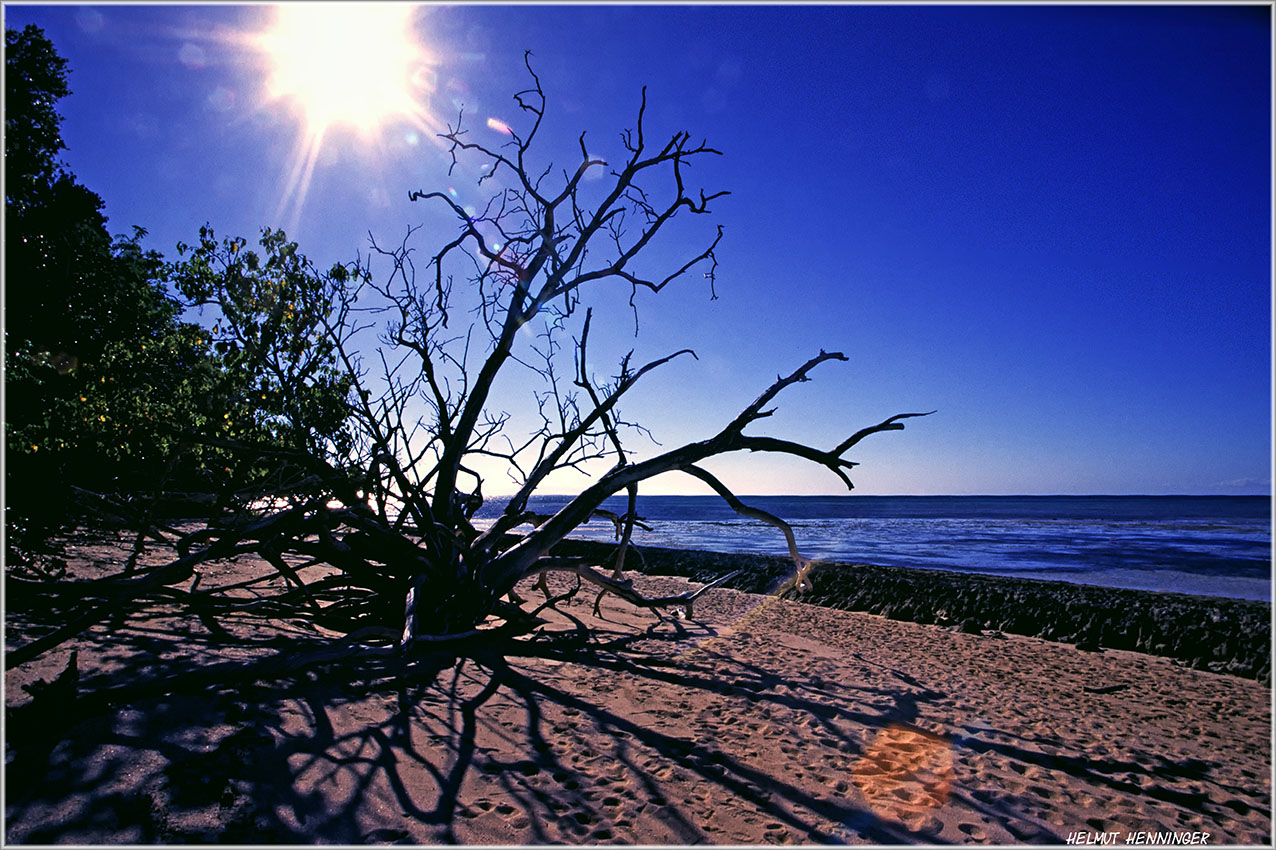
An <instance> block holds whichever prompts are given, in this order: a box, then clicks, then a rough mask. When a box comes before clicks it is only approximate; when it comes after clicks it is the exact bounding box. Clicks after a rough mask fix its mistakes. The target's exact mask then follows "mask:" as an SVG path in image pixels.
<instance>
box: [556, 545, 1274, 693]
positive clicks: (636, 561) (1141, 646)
mask: <svg viewBox="0 0 1276 850" xmlns="http://www.w3.org/2000/svg"><path fill="white" fill-rule="evenodd" d="M613 548H614V544H607V543H597V542H593V541H584V540H567V541H564V542H563V543H562V544H560V548H559V549H558V550H556V551H559V552H561V553H563V554H581V555H588V556H592V557H594V558H601V557H604V556H605V553H606V552H607V551H609V550H611V549H613ZM639 551H640V553H641V558H632V557H631V558H629V559H627V560H626V567H628V568H631V569H637V570H640V571H642V572H644V573H647V574H649V575H678V576H684V577H686V578H690V579H692V580H693V581H697V582H709V581H711V580H713V579H715V578H717V577H718V576H721V575H723V574H724V573H727V572H730V571H732V570H737V569H740V570H743V572H742V573H741V575H739V576H737V577H736V578H734V579H732V580H730V581H728V582H726V583H725V584H724V585H722V586H723V587H726V588H731V589H735V590H742V591H747V592H750V593H771V594H775V595H778V596H780V597H781V598H784V599H791V600H794V601H798V602H807V603H811V604H815V605H820V606H823V607H826V608H836V609H840V610H845V611H856V612H863V613H868V614H875V615H880V616H884V617H888V618H891V619H895V620H904V621H909V622H916V623H922V624H932V625H939V626H944V627H948V628H952V629H960V630H962V631H966V632H970V633H985V632H990V633H996V632H1004V633H1010V634H1020V635H1026V636H1028V637H1037V638H1042V639H1044V640H1050V641H1055V642H1060V643H1072V644H1076V645H1077V646H1078V647H1080V648H1082V649H1087V650H1090V651H1102V650H1106V649H1115V650H1128V651H1135V652H1142V653H1147V654H1151V655H1161V656H1166V657H1169V658H1173V659H1175V660H1177V661H1179V662H1181V663H1183V664H1184V665H1186V666H1188V667H1193V668H1196V669H1202V670H1209V671H1212V672H1216V673H1226V674H1229V675H1235V676H1241V677H1244V678H1249V679H1258V680H1260V681H1263V682H1269V681H1270V680H1271V603H1270V602H1264V601H1255V600H1246V599H1233V598H1230V597H1216V596H1196V595H1190V594H1185V593H1176V592H1161V591H1152V590H1129V589H1124V588H1109V587H1102V586H1098V585H1087V584H1073V583H1071V582H1065V581H1051V580H1045V579H1029V578H1016V577H1010V576H990V575H983V574H978V573H960V572H955V571H949V570H940V569H921V568H915V567H893V566H892V567H884V566H875V565H870V564H847V563H838V562H821V564H820V565H819V566H818V567H817V568H816V569H814V570H812V572H811V575H810V578H811V581H812V584H813V588H812V590H810V591H808V592H806V593H798V592H797V591H796V590H794V589H792V588H791V587H787V588H786V587H785V580H786V579H787V578H788V577H789V576H791V575H792V573H793V563H792V561H790V560H789V559H787V558H784V557H779V556H774V555H756V554H734V553H733V554H728V553H721V552H704V551H699V550H692V549H669V548H662V547H652V546H642V547H639Z"/></svg>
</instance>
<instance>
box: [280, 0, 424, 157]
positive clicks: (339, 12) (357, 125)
mask: <svg viewBox="0 0 1276 850" xmlns="http://www.w3.org/2000/svg"><path fill="white" fill-rule="evenodd" d="M415 9H416V7H415V6H413V5H411V4H406V3H340V2H324V3H282V4H279V5H278V6H276V7H275V10H276V17H275V20H274V23H273V26H272V27H271V28H270V29H268V30H267V31H266V32H264V33H262V34H261V36H260V42H259V46H260V48H261V50H262V51H263V53H264V54H265V55H266V58H267V62H268V66H269V71H268V77H267V80H266V94H267V97H269V98H270V99H272V100H276V99H278V100H286V101H290V102H291V103H293V104H294V105H295V106H296V108H298V109H299V110H300V112H301V114H302V117H303V118H304V120H305V122H306V125H307V131H308V134H309V135H311V136H312V137H319V138H321V137H322V136H323V135H324V134H325V132H326V131H327V130H328V129H329V128H331V127H337V126H344V127H346V128H348V129H352V130H355V131H357V132H358V133H360V134H362V135H365V136H366V135H372V134H375V133H377V132H378V131H379V130H381V129H382V128H383V127H384V126H385V125H386V124H388V123H390V122H391V121H394V120H396V119H400V118H409V119H410V118H412V117H414V116H415V115H417V114H418V113H419V110H420V108H421V107H420V97H421V95H422V92H421V90H420V89H421V79H420V72H421V69H422V67H423V66H424V62H425V56H424V52H423V50H422V48H421V46H420V44H419V42H418V41H417V38H416V35H415V33H414V31H413V17H414V14H413V13H414V11H415Z"/></svg>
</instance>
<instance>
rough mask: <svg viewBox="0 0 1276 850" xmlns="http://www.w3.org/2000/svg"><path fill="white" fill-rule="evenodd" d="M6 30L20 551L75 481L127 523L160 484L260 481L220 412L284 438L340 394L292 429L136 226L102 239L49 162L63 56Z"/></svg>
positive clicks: (13, 502) (75, 188)
mask: <svg viewBox="0 0 1276 850" xmlns="http://www.w3.org/2000/svg"><path fill="white" fill-rule="evenodd" d="M5 41H6V54H5V70H6V76H5V79H6V101H5V213H6V219H5V282H6V293H5V294H6V310H5V354H6V362H5V391H6V408H5V433H6V443H5V475H6V483H7V499H6V509H5V523H6V530H7V532H8V534H7V537H6V540H7V544H8V545H7V548H8V552H9V555H10V560H11V561H17V562H29V561H31V560H32V558H31V556H32V555H33V554H35V552H36V550H37V549H39V547H40V544H41V543H42V541H43V540H44V539H45V538H46V537H47V536H48V535H50V534H51V533H52V532H53V531H55V530H56V529H57V528H58V527H59V526H60V525H61V524H63V523H64V522H65V521H67V519H68V518H69V517H71V516H73V514H74V510H75V505H74V504H73V502H74V499H73V497H74V496H75V495H76V494H77V493H82V492H83V491H89V492H92V493H96V494H101V495H111V496H114V497H117V498H115V499H114V500H113V501H114V504H113V505H112V506H111V508H110V509H111V510H112V511H113V512H114V513H115V514H116V515H119V516H122V517H123V518H125V519H132V520H133V521H135V522H136V521H138V517H139V516H140V517H142V518H145V517H147V516H149V514H150V513H152V512H153V510H152V509H153V508H154V507H155V505H153V504H152V502H153V501H154V498H153V497H154V496H156V495H157V488H161V489H168V490H170V491H171V490H187V491H191V490H194V491H201V492H208V493H214V494H216V493H217V492H218V491H221V492H222V493H223V498H228V496H226V495H225V494H233V493H234V492H236V491H238V490H240V489H243V487H245V486H252V487H254V488H256V489H260V488H261V486H262V480H263V479H264V478H267V477H269V476H270V475H271V474H272V473H273V471H274V470H272V469H271V468H270V466H269V464H262V463H256V464H245V463H244V462H243V460H242V459H241V457H240V456H239V455H236V454H234V453H232V452H230V451H229V450H227V449H226V448H224V447H220V446H217V445H216V444H215V439H213V438H216V437H218V436H224V435H225V433H226V429H227V428H228V427H229V426H230V423H232V422H234V423H236V430H237V433H240V434H246V433H247V432H248V430H249V429H251V428H252V427H256V428H257V433H256V434H255V435H254V436H255V439H257V440H258V441H264V442H269V441H272V440H273V441H275V442H276V443H280V442H282V443H285V444H286V443H289V441H290V440H291V441H292V442H296V439H297V436H296V435H297V433H298V432H299V431H300V430H305V431H306V433H307V435H310V434H312V433H318V434H325V433H328V432H329V431H332V430H334V429H338V430H339V429H340V427H341V425H340V423H339V422H334V420H333V416H332V413H331V408H332V406H333V405H334V404H337V403H339V402H340V399H341V398H342V397H343V393H342V392H340V391H338V393H337V395H336V396H335V399H336V401H335V402H334V401H333V400H326V401H325V400H324V399H323V398H321V397H320V394H319V392H318V391H317V390H314V389H312V390H311V397H310V398H309V399H308V403H309V404H310V406H311V408H312V409H311V410H310V411H308V412H309V413H312V414H313V415H311V416H309V418H307V419H306V420H305V421H304V424H302V420H301V419H298V420H296V422H297V424H295V425H293V426H290V427H291V431H290V433H289V434H281V433H279V429H277V428H275V427H272V426H271V425H270V424H269V423H267V422H266V421H265V420H264V419H263V418H262V417H261V410H262V409H263V405H262V404H261V403H260V402H261V400H260V398H259V397H258V396H259V395H260V393H259V392H258V390H259V389H260V386H259V385H260V380H259V377H260V376H258V375H257V374H255V373H254V372H253V371H252V369H250V368H246V366H245V364H244V363H242V362H240V361H239V360H237V359H236V358H235V357H233V356H226V355H224V354H223V353H222V352H219V351H217V350H215V349H214V348H213V347H212V341H213V340H212V334H211V333H210V332H209V331H207V330H205V329H203V328H201V327H199V326H198V325H195V324H192V323H189V322H184V321H181V315H182V311H183V310H184V309H185V307H186V304H185V303H184V302H183V301H180V300H179V299H178V298H177V297H176V296H177V293H176V292H175V291H171V290H170V288H169V286H168V275H169V272H170V270H171V268H170V266H169V264H168V263H166V261H165V260H164V258H163V257H162V256H161V255H160V254H158V253H156V252H154V251H148V250H145V249H144V248H143V247H142V238H143V236H144V235H145V231H144V230H143V229H141V228H134V232H133V233H132V234H131V235H129V236H127V237H118V238H115V239H112V237H111V236H110V234H109V233H108V232H107V227H106V224H107V221H106V217H105V216H104V215H103V213H102V210H103V206H104V204H103V201H102V199H101V198H100V197H99V196H98V195H97V194H95V193H94V192H92V191H91V190H89V189H88V188H86V187H85V186H83V185H81V184H80V183H79V182H78V181H77V180H76V178H75V176H74V175H73V174H71V173H70V172H69V171H68V170H67V169H66V167H65V166H64V165H63V164H62V163H61V162H60V160H59V153H60V152H61V151H62V150H64V149H65V144H64V143H63V140H62V136H61V131H60V123H61V116H60V115H59V113H58V112H57V109H56V104H57V102H58V101H59V100H60V99H62V98H64V97H66V96H67V95H68V94H70V88H69V86H68V83H67V75H68V70H67V67H66V62H65V60H63V59H62V58H61V57H60V56H58V54H57V51H56V50H55V49H54V46H53V45H52V43H51V42H50V41H49V40H48V39H47V38H46V37H45V35H44V33H43V32H42V31H41V30H40V29H39V28H38V27H35V26H28V27H26V28H25V29H23V30H22V31H21V32H18V31H15V30H12V29H10V30H6V33H5ZM271 238H272V239H275V240H277V241H279V242H280V243H281V244H286V240H285V239H284V238H283V235H282V234H275V235H273V236H272V237H271ZM325 404H326V405H327V408H324V405H325ZM325 416H326V417H327V419H326V420H325V419H324V417H325ZM338 418H339V417H338ZM120 498H124V499H128V500H130V501H132V502H134V505H133V507H132V509H130V508H129V507H128V506H126V505H121V504H120ZM170 500H171V497H170ZM90 505H96V506H97V507H98V508H102V507H104V503H103V502H102V501H101V500H100V499H99V500H94V501H91V502H90Z"/></svg>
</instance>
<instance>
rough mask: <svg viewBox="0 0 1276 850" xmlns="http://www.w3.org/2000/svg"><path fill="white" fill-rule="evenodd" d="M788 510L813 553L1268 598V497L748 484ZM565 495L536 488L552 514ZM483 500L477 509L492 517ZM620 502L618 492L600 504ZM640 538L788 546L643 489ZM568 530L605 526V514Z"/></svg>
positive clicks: (774, 536) (761, 527)
mask: <svg viewBox="0 0 1276 850" xmlns="http://www.w3.org/2000/svg"><path fill="white" fill-rule="evenodd" d="M743 501H744V502H745V503H746V504H748V505H750V506H752V507H757V508H761V509H762V510H765V511H769V512H770V513H772V514H775V515H776V516H779V517H781V518H783V519H785V520H787V521H788V522H789V523H790V524H791V525H792V526H793V530H794V533H795V534H796V536H797V541H798V548H799V550H800V551H801V553H802V554H803V555H804V556H806V557H808V558H821V559H828V560H836V561H845V562H852V563H869V564H879V565H883V566H907V567H922V568H927V569H942V570H954V571H957V572H969V573H984V574H994V575H1004V576H1020V577H1027V578H1038V579H1050V580H1058V581H1068V582H1074V583H1079V584H1095V585H1102V586H1106V587H1126V588H1135V589H1142V590H1156V591H1171V592H1178V593H1193V594H1200V595H1208V596H1228V597H1236V598H1240V599H1258V600H1270V598H1271V577H1272V548H1271V547H1272V517H1271V500H1270V499H1269V498H1268V497H1266V496H856V495H848V496H754V497H751V498H749V497H746V498H743ZM564 504H566V498H565V497H560V496H537V497H533V499H532V503H531V504H530V505H529V507H530V508H531V510H534V511H537V512H541V513H553V512H554V511H555V510H557V509H558V508H559V507H561V506H562V505H564ZM503 506H504V503H503V501H502V500H500V499H492V500H490V501H489V503H488V504H486V505H484V507H483V508H482V510H481V511H480V512H479V514H478V516H477V517H476V519H478V520H480V522H481V521H483V520H484V519H486V520H488V521H490V520H491V519H494V518H495V517H496V516H497V515H498V514H499V512H500V510H501V508H502V507H503ZM604 507H606V508H607V509H609V510H613V511H616V512H617V513H622V512H623V511H624V509H625V499H624V497H617V498H613V499H611V500H608V502H607V503H606V504H605V505H604ZM638 513H639V516H641V517H643V519H644V522H646V524H647V525H649V526H651V529H652V530H651V531H643V530H640V529H636V530H635V531H634V542H635V543H637V544H638V545H639V546H642V545H648V546H662V547H670V548H685V549H701V550H706V551H714V552H755V553H762V554H773V555H785V554H787V552H788V549H787V547H786V545H785V542H784V536H783V535H782V534H781V533H780V531H779V530H778V529H775V528H773V527H771V526H769V525H766V524H765V523H761V522H757V521H755V520H750V519H745V518H744V517H741V516H739V515H738V514H736V513H735V512H734V511H732V510H731V509H730V508H729V507H728V506H727V505H726V504H725V503H724V502H723V501H722V500H721V499H719V498H717V497H716V496H640V497H639V499H638ZM573 536H576V537H582V538H586V539H592V540H611V539H614V528H613V525H612V523H611V522H610V521H605V520H603V521H593V522H589V523H586V524H585V525H583V526H581V528H580V529H579V530H578V531H577V532H576V534H575V535H573Z"/></svg>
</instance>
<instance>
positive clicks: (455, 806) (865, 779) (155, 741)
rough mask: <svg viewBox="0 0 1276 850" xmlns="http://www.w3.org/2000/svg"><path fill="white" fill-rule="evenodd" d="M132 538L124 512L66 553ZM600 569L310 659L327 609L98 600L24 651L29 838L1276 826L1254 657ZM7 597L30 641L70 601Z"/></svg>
mask: <svg viewBox="0 0 1276 850" xmlns="http://www.w3.org/2000/svg"><path fill="white" fill-rule="evenodd" d="M161 554H162V553H156V554H155V555H154V557H160V555H161ZM126 556H127V541H123V542H116V541H114V539H113V538H111V537H110V536H109V535H108V536H107V537H106V538H104V539H99V540H97V541H87V540H86V541H82V542H81V545H78V546H76V547H74V548H73V549H72V550H70V552H69V556H68V568H69V570H70V572H71V573H72V574H73V575H77V576H83V577H90V576H92V575H94V574H95V573H96V574H101V573H103V572H109V571H110V569H111V568H113V567H112V564H115V565H118V564H119V563H121V562H122V559H123V558H124V557H126ZM269 569H270V568H269V567H268V566H266V565H264V564H261V563H260V562H252V561H248V562H243V563H239V564H227V563H210V564H206V565H204V566H203V567H201V580H202V582H204V583H205V584H208V583H228V582H231V581H235V580H240V579H242V578H245V577H248V576H250V575H253V574H261V573H263V572H268V571H269ZM637 581H638V584H639V586H640V587H641V588H643V589H645V590H646V591H650V592H667V591H678V590H681V589H684V588H686V587H687V586H689V585H688V582H687V580H685V579H682V578H678V577H672V576H646V577H639V578H638V579H637ZM552 586H553V587H556V588H557V589H559V590H561V589H564V588H565V587H567V583H566V579H556V580H555V583H554V584H553V585H552ZM245 592H247V591H245ZM520 592H522V593H523V595H524V596H525V597H526V598H528V599H529V600H533V601H536V602H539V600H540V599H541V596H540V593H539V591H535V590H532V589H530V587H529V588H520ZM594 597H595V593H594V592H592V591H590V590H588V589H586V590H583V591H582V592H581V593H580V594H579V595H578V596H577V597H576V599H575V600H573V601H572V602H571V603H570V604H564V605H561V606H560V609H561V610H560V612H558V613H556V612H553V611H550V612H546V613H545V614H544V615H543V616H545V617H546V619H547V620H549V623H548V624H547V625H546V626H545V627H544V628H543V629H542V631H541V633H540V634H538V635H537V636H535V637H531V638H524V639H521V640H519V641H517V642H514V643H501V644H497V643H491V644H487V645H478V646H475V647H474V648H473V649H472V651H470V652H469V653H468V657H466V658H464V659H460V660H458V659H457V658H455V657H453V656H451V655H449V654H447V653H442V652H441V653H437V654H434V655H429V654H426V655H422V656H421V657H419V658H417V659H416V660H414V661H412V662H411V663H404V662H402V661H397V660H393V659H387V658H381V657H361V656H359V655H357V654H356V655H354V656H353V657H351V658H348V659H346V660H342V661H332V662H328V663H317V662H316V663H307V662H306V661H305V659H307V658H309V659H311V660H312V661H313V659H314V658H315V655H314V650H315V648H317V647H319V646H321V645H324V642H325V641H328V640H330V639H331V638H330V637H326V636H323V635H318V634H316V633H314V632H313V631H311V630H309V629H305V628H301V627H297V626H293V625H290V624H288V623H282V624H280V623H271V622H269V621H268V620H267V619H266V618H265V616H264V615H263V614H252V615H249V614H241V615H236V616H234V617H220V618H218V623H217V624H215V626H216V625H220V627H222V628H224V629H226V631H227V634H228V635H233V636H234V637H236V638H238V639H239V640H227V639H223V638H221V637H220V636H219V635H218V633H217V632H216V628H215V627H214V628H213V630H211V631H210V626H209V625H208V624H207V623H205V622H203V621H201V620H200V619H198V618H191V619H184V618H179V617H177V616H175V613H174V612H175V610H176V609H175V608H174V607H173V606H171V605H169V604H167V603H164V602H157V603H155V604H151V605H148V606H147V607H146V608H145V609H144V610H141V611H138V612H136V613H135V614H132V615H129V616H121V617H119V618H117V619H116V620H115V621H114V622H106V623H103V624H101V625H99V626H96V627H94V628H93V629H92V630H91V631H90V632H88V633H87V634H86V635H85V636H84V637H82V638H80V639H77V640H75V641H71V642H68V643H65V644H63V645H61V646H59V647H58V648H57V649H55V650H52V651H50V652H48V653H46V654H45V655H43V656H41V657H39V658H37V659H35V660H33V661H31V662H29V663H25V664H20V665H18V666H16V667H14V668H13V669H10V670H8V672H7V673H6V706H7V714H8V722H7V723H6V733H5V734H6V783H5V812H6V835H5V837H6V841H7V842H9V843H28V844H31V843H94V844H117V843H128V844H134V843H182V842H194V841H198V842H208V841H216V842H225V843H246V844H261V843H302V844H315V843H341V844H368V843H378V844H379V843H403V844H436V843H461V844H536V843H556V844H557V843H563V844H602V843H622V844H644V845H663V844H678V845H683V844H700V843H711V844H732V845H740V844H748V845H757V844H829V843H879V844H909V843H926V844H942V843H963V844H966V843H982V844H1065V843H1068V842H1069V840H1070V839H1071V840H1072V841H1073V842H1076V841H1078V840H1080V841H1081V842H1082V843H1092V844H1094V843H1113V842H1115V843H1119V844H1122V845H1127V838H1130V837H1133V840H1134V843H1149V844H1151V843H1167V842H1171V841H1172V842H1174V843H1180V842H1182V843H1189V842H1193V843H1206V844H1210V845H1270V843H1271V841H1272V831H1271V769H1272V762H1271V737H1270V735H1271V689H1270V686H1269V685H1267V684H1263V683H1260V682H1259V681H1255V680H1253V679H1248V678H1240V677H1237V676H1231V675H1224V674H1219V673H1213V672H1208V671H1205V670H1197V669H1189V668H1187V667H1186V666H1184V665H1183V664H1182V663H1180V662H1176V661H1174V660H1172V659H1169V658H1163V657H1156V656H1153V655H1148V654H1142V653H1135V652H1129V651H1122V650H1112V649H1102V650H1098V651H1086V650H1083V649H1079V648H1077V647H1076V646H1073V645H1068V644H1063V643H1055V642H1050V641H1046V640H1042V639H1039V638H1032V637H1025V636H1020V635H1013V634H1003V633H1000V632H987V633H978V634H972V633H967V632H965V631H963V630H962V629H961V628H957V627H953V626H943V625H935V624H930V625H923V624H918V623H910V622H902V621H898V620H893V619H887V618H884V617H881V616H875V615H871V614H865V613H856V612H848V611H838V610H833V609H829V608H824V607H818V606H814V605H810V604H806V603H802V602H797V601H792V600H787V599H778V598H775V597H769V596H763V595H759V594H753V593H746V592H741V591H735V590H726V589H717V590H713V591H711V592H709V593H708V594H706V595H705V596H704V597H702V598H701V599H700V600H698V601H697V603H696V605H695V608H694V611H693V615H692V616H691V617H690V618H689V619H678V618H673V617H670V616H666V617H664V618H663V619H661V618H657V617H656V616H654V615H653V614H651V613H650V612H645V611H639V610H636V609H634V608H633V607H631V606H629V605H628V604H626V603H624V602H621V601H619V600H617V599H615V598H614V597H607V598H604V599H603V601H602V605H601V609H600V613H599V615H598V616H595V615H594V614H593V605H594ZM6 623H7V641H8V645H9V646H10V647H11V648H12V647H14V646H15V645H21V644H22V643H23V642H24V641H25V640H27V639H29V638H30V637H31V636H33V635H35V634H39V633H41V630H42V628H45V627H43V626H41V624H39V623H36V622H34V621H31V620H29V619H28V618H27V617H26V616H25V615H24V614H23V612H21V611H18V612H16V613H15V612H13V611H10V613H9V614H8V615H7V617H6ZM586 630H588V635H587V632H586ZM245 641H249V642H251V643H250V644H245ZM73 652H74V653H75V659H76V663H75V667H74V671H75V673H77V674H78V682H77V683H75V684H74V686H73V687H63V688H62V689H61V690H60V691H59V690H58V687H59V686H58V685H53V686H51V688H52V690H50V689H49V688H46V689H44V692H43V697H42V698H40V699H33V697H32V694H31V693H30V691H35V692H37V693H40V692H41V689H40V688H39V687H38V685H37V686H33V687H31V688H30V691H29V690H28V689H27V688H24V687H23V686H24V685H27V686H32V685H33V683H35V682H37V681H45V682H50V681H53V680H55V679H57V677H58V676H59V674H62V673H64V671H65V670H66V669H67V665H68V662H69V660H70V659H71V657H72V653H73ZM307 652H309V653H310V655H307V654H306V653H307ZM281 653H284V655H282V656H281ZM281 657H283V658H287V659H289V663H287V664H283V665H282V666H281V665H278V664H276V665H274V666H271V664H270V663H268V662H264V660H265V659H271V658H281ZM254 665H256V666H254ZM244 670H248V671H251V672H250V673H249V674H248V675H247V676H246V677H241V678H242V680H241V681H239V682H238V685H237V686H236V687H224V686H222V685H221V684H219V683H222V682H224V681H225V680H226V679H227V678H229V677H228V676H227V675H226V674H227V671H244ZM69 678H70V674H67V675H65V676H63V679H62V681H63V683H66V682H67V681H68V679H69ZM1139 833H1147V834H1149V835H1146V836H1140V835H1139ZM1127 846H1128V845H1127Z"/></svg>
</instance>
